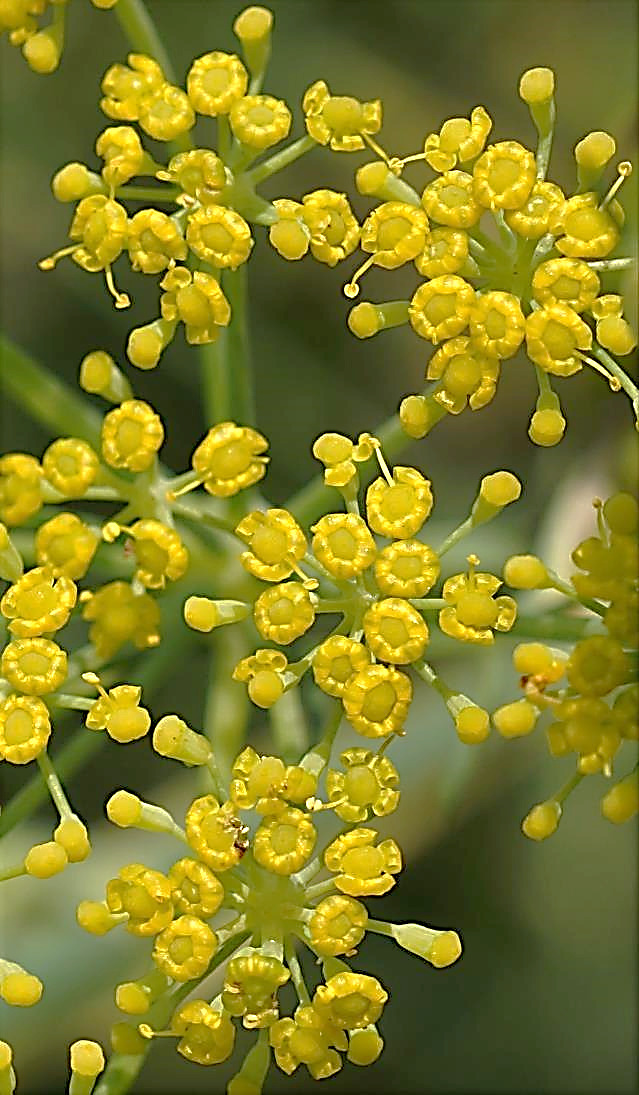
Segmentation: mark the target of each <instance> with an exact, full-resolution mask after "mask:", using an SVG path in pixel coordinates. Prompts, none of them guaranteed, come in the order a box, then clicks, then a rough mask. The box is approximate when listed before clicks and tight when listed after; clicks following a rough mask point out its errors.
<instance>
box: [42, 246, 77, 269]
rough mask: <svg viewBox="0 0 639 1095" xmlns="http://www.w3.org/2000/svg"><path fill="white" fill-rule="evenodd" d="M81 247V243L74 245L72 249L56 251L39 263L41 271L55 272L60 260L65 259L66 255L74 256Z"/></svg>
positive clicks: (66, 248) (64, 248) (65, 248)
mask: <svg viewBox="0 0 639 1095" xmlns="http://www.w3.org/2000/svg"><path fill="white" fill-rule="evenodd" d="M79 247H80V244H79V243H72V244H71V246H70V247H61V248H60V250H59V251H54V253H53V254H52V255H49V257H48V258H46V259H40V262H39V263H38V266H39V268H40V270H53V268H54V266H55V265H56V263H57V262H59V261H60V259H63V258H64V257H65V256H66V255H72V254H73V252H74V251H77V250H78V248H79Z"/></svg>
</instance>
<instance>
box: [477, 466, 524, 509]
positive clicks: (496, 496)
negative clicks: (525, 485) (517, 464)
mask: <svg viewBox="0 0 639 1095" xmlns="http://www.w3.org/2000/svg"><path fill="white" fill-rule="evenodd" d="M479 493H480V496H481V497H482V499H483V500H484V501H485V502H487V503H488V505H490V506H496V507H498V508H499V509H501V508H503V506H507V505H509V503H510V502H514V501H516V499H517V498H519V495H520V494H521V483H520V482H519V480H518V478H517V476H516V475H513V474H512V472H509V471H496V472H495V473H494V474H493V475H486V476H484V478H483V479H482V481H481V487H480V490H479Z"/></svg>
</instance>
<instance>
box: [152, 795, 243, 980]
mask: <svg viewBox="0 0 639 1095" xmlns="http://www.w3.org/2000/svg"><path fill="white" fill-rule="evenodd" d="M245 833H246V828H245V826H243V825H242V823H241V821H240V820H239V818H238V817H237V816H236V814H235V807H234V805H233V803H231V802H226V803H224V804H223V805H222V806H220V804H219V802H218V801H217V799H216V798H214V797H213V795H203V796H202V797H201V798H196V799H194V800H193V802H192V803H191V805H190V806H189V808H188V810H187V812H186V839H187V840H188V842H189V844H190V845H191V847H192V848H193V850H194V851H196V852H197V854H198V855H199V857H200V859H202V860H204V862H205V863H206V864H207V866H209V867H212V868H213V870H214V871H228V870H229V868H230V867H234V866H235V864H236V863H239V861H240V859H241V858H242V856H243V855H244V852H245V851H246V848H247V841H246V839H245ZM171 976H172V975H171Z"/></svg>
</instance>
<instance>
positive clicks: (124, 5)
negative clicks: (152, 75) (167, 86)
mask: <svg viewBox="0 0 639 1095" xmlns="http://www.w3.org/2000/svg"><path fill="white" fill-rule="evenodd" d="M113 12H114V14H115V17H116V19H117V20H118V22H119V24H120V26H121V27H122V30H123V31H124V34H125V35H126V37H127V38H128V40H129V43H130V45H131V48H132V49H134V50H135V51H136V53H146V54H148V55H149V56H150V57H152V58H153V59H154V60H155V61H157V62H158V64H159V66H160V68H161V69H162V71H163V72H164V75H165V76H166V78H167V80H168V81H169V83H171V84H174V83H175V82H176V77H175V73H174V71H173V65H172V64H171V60H170V58H169V55H168V53H167V52H166V49H165V47H164V43H163V42H162V39H161V38H160V35H159V33H158V29H157V27H156V25H155V23H154V22H153V20H152V18H151V16H150V15H149V13H148V11H147V9H146V6H145V5H144V4H143V3H142V0H118V3H117V4H116V5H115V8H114V9H113Z"/></svg>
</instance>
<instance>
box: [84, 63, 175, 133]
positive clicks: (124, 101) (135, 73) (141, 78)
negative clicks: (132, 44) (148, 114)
mask: <svg viewBox="0 0 639 1095" xmlns="http://www.w3.org/2000/svg"><path fill="white" fill-rule="evenodd" d="M127 60H128V62H129V65H128V66H127V65H121V64H115V65H111V67H110V68H108V69H107V71H106V72H105V74H104V77H103V79H102V91H103V93H104V98H103V99H101V100H100V108H101V110H102V111H103V112H104V113H105V114H106V115H107V117H109V118H116V119H117V120H118V121H124V122H134V121H136V120H137V118H138V116H139V110H140V104H141V102H142V99H143V98H144V96H145V95H149V94H152V93H153V92H155V91H158V90H159V89H160V88H161V87H162V85H163V84H164V83H165V78H164V73H163V72H162V69H161V68H160V66H159V64H158V63H157V61H154V60H153V59H152V58H151V57H147V56H146V55H145V54H143V53H130V54H129V56H128V57H127Z"/></svg>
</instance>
